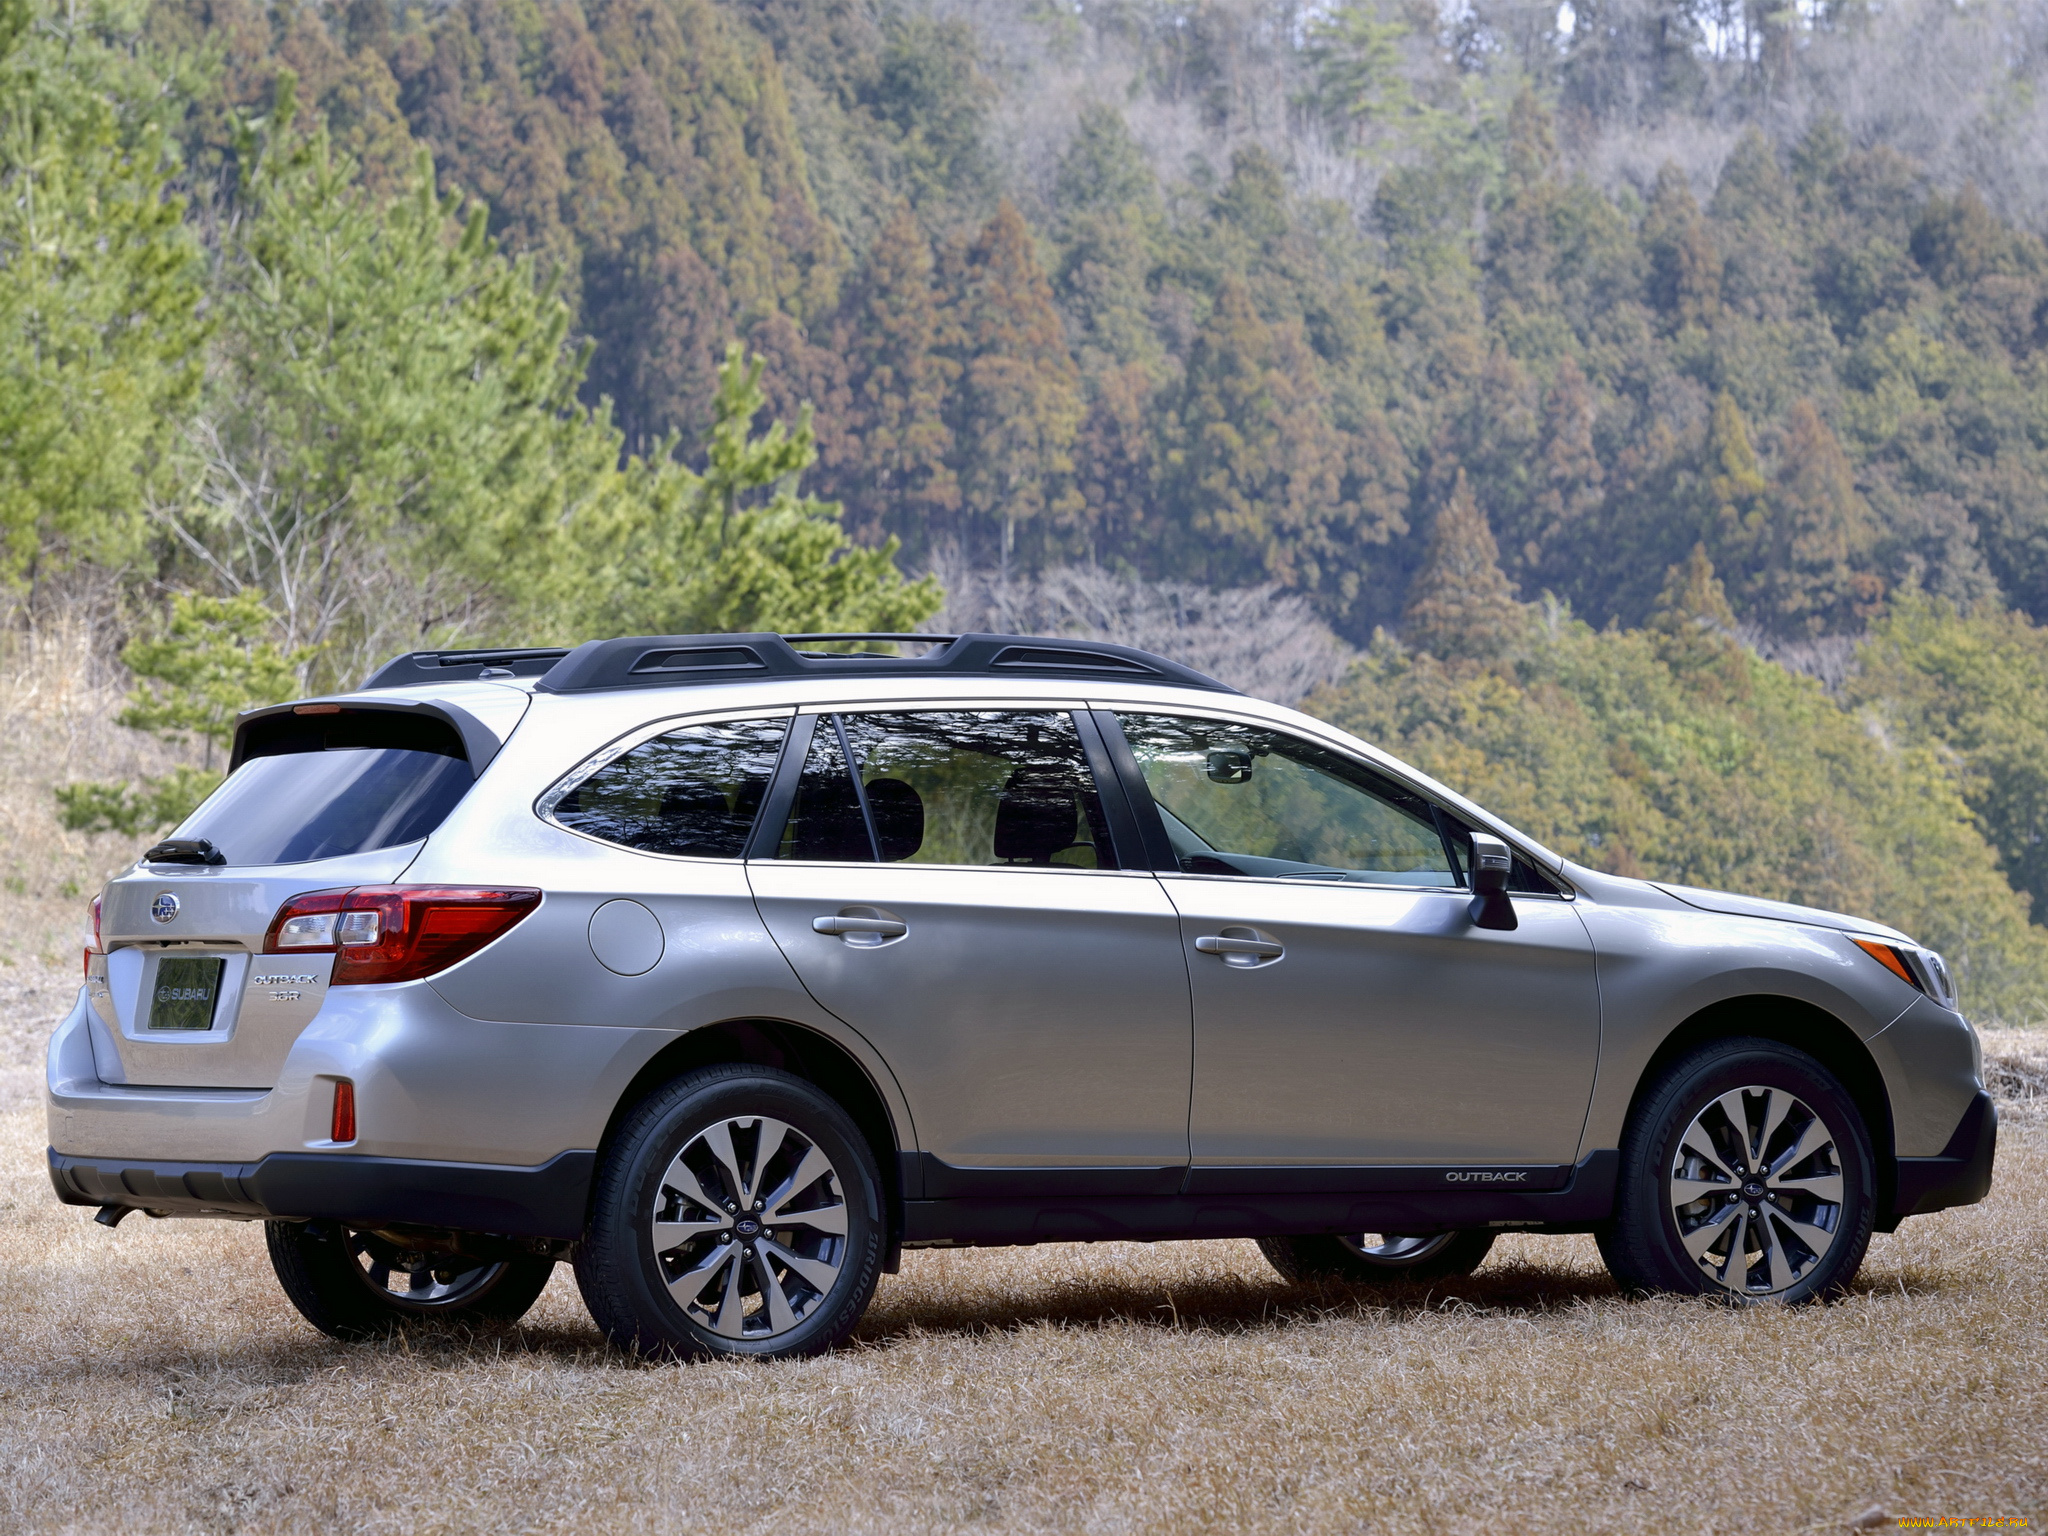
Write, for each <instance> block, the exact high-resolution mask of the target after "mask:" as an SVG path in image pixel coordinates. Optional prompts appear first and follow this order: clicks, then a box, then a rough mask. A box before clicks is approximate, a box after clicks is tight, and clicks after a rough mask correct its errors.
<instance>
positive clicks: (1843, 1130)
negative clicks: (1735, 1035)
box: [1599, 1040, 1877, 1302]
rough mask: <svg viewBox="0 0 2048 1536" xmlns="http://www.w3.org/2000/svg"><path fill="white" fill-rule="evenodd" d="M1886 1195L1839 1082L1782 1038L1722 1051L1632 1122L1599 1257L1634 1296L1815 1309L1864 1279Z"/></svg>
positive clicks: (1681, 1065)
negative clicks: (1815, 1303)
mask: <svg viewBox="0 0 2048 1536" xmlns="http://www.w3.org/2000/svg"><path fill="white" fill-rule="evenodd" d="M1876 1188H1877V1180H1876V1176H1875V1164H1874V1159H1873V1157H1872V1155H1871V1147H1870V1134H1869V1131H1868V1130H1867V1129H1866V1128H1865V1126H1864V1123H1863V1116H1862V1114H1861V1113H1860V1112H1859V1111H1858V1110H1857V1108H1856V1103H1855V1100H1854V1099H1852V1098H1851V1097H1850V1096H1849V1092H1848V1090H1847V1089H1845V1088H1844V1087H1843V1086H1842V1084H1841V1082H1840V1081H1839V1080H1838V1079H1837V1078H1836V1077H1835V1076H1834V1074H1832V1073H1831V1072H1829V1071H1828V1070H1827V1068H1825V1067H1823V1066H1822V1065H1821V1064H1820V1063H1819V1062H1818V1061H1816V1060H1815V1059H1814V1058H1813V1057H1811V1056H1809V1055H1807V1054H1806V1053H1805V1052H1804V1051H1800V1050H1795V1049H1794V1048H1792V1047H1791V1046H1788V1045H1781V1044H1779V1043H1778V1042H1776V1041H1773V1040H1720V1041H1715V1042H1713V1043H1712V1044H1709V1045H1705V1046H1702V1047H1700V1048H1699V1049H1698V1050H1695V1051H1693V1052H1692V1053H1690V1054H1689V1055H1687V1056H1685V1057H1684V1058H1682V1059H1681V1060H1679V1061H1677V1062H1675V1063H1673V1064H1672V1065H1671V1067H1670V1068H1668V1069H1667V1070H1666V1071H1665V1072H1664V1073H1663V1074H1662V1075H1661V1076H1660V1077H1659V1078H1658V1079H1657V1081H1656V1082H1655V1083H1653V1084H1652V1085H1651V1086H1650V1089H1649V1091H1648V1092H1647V1093H1646V1094H1645V1095H1644V1097H1643V1100H1642V1103H1641V1105H1640V1107H1639V1108H1638V1110H1637V1112H1636V1114H1635V1116H1634V1117H1633V1118H1632V1119H1631V1120H1630V1122H1629V1127H1628V1131H1627V1133H1626V1134H1625V1135H1624V1136H1623V1138H1622V1147H1621V1184H1620V1189H1619V1190H1618V1191H1617V1196H1616V1201H1615V1214H1614V1219H1613V1220H1612V1221H1611V1222H1609V1223H1608V1224H1607V1226H1606V1227H1605V1228H1603V1229H1602V1230H1601V1232H1600V1233H1599V1243H1600V1256H1601V1257H1602V1258H1603V1259H1605V1260H1606V1261H1607V1268H1608V1269H1609V1271H1611V1272H1612V1273H1613V1275H1614V1278H1615V1279H1616V1280H1618V1281H1619V1282H1620V1283H1621V1285H1622V1288H1623V1289H1624V1290H1629V1291H1676V1292H1678V1293H1680V1294H1682V1295H1695V1296H1718V1297H1721V1298H1723V1299H1726V1300H1730V1301H1764V1300H1772V1301H1786V1302H1798V1301H1808V1300H1811V1299H1813V1298H1815V1297H1818V1296H1827V1295H1832V1294H1835V1293H1838V1292H1840V1291H1841V1290H1842V1289H1844V1288H1845V1287H1846V1286H1847V1285H1848V1284H1849V1283H1850V1281H1851V1280H1853V1279H1854V1278H1855V1276H1856V1271H1857V1270H1858V1269H1859V1268H1860V1267H1861V1266H1862V1263H1863V1255H1864V1252H1865V1250H1867V1249H1868V1248H1869V1246H1870V1232H1871V1225H1872V1222H1873V1221H1874V1219H1875V1216H1876V1193H1875V1192H1876Z"/></svg>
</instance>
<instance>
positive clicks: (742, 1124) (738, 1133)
mask: <svg viewBox="0 0 2048 1536" xmlns="http://www.w3.org/2000/svg"><path fill="white" fill-rule="evenodd" d="M648 1235H649V1237H650V1239H651V1245H652V1248H653V1252H654V1258H655V1263H656V1265H657V1266H658V1267H659V1268H660V1271H661V1277H662V1280H663V1282H664V1283H665V1284H666V1285H667V1287H668V1293H669V1295H670V1297H671V1298H672V1299H673V1300H674V1301H675V1303H676V1304H677V1305H678V1306H679V1307H681V1308H682V1309H683V1312H684V1315H685V1316H687V1317H688V1318H689V1319H690V1320H691V1321H692V1322H693V1323H695V1324H696V1325H697V1326H698V1327H700V1328H703V1329H706V1330H707V1331H709V1332H711V1333H714V1334H717V1335H719V1336H720V1337H721V1338H728V1339H746V1340H759V1339H769V1338H773V1337H775V1336H777V1335H779V1334H784V1333H788V1332H789V1331H790V1330H792V1329H794V1328H796V1327H797V1326H798V1325H799V1324H801V1323H802V1322H803V1321H804V1319H805V1318H806V1317H808V1316H810V1314H811V1313H812V1312H813V1311H814V1310H815V1309H816V1308H817V1306H818V1304H819V1303H820V1302H822V1301H823V1300H824V1299H825V1297H826V1295H827V1294H828V1293H829V1292H830V1291H831V1290H832V1288H833V1286H834V1285H835V1284H836V1283H837V1281H838V1279H839V1272H840V1268H841V1266H842V1265H843V1264H844V1263H845V1260H846V1243H847V1209H846V1198H845V1195H844V1192H843V1190H842V1188H841V1185H840V1182H839V1176H838V1173H837V1171H836V1170H835V1169H834V1168H833V1166H832V1160H831V1158H829V1157H828V1156H827V1155H826V1154H825V1152H824V1150H823V1149H822V1148H821V1147H819V1146H818V1145H817V1144H816V1143H815V1142H813V1141H812V1140H811V1139H810V1138H809V1137H808V1136H806V1135H805V1134H804V1133H803V1132H802V1131H800V1130H798V1129H797V1128H796V1127H795V1126H792V1125H790V1124H788V1123H787V1122H785V1121H781V1120H776V1119H772V1118H770V1117H768V1116H765V1115H760V1116H741V1117H735V1118H732V1119H727V1120H720V1121H717V1122H715V1123H713V1124H711V1125H708V1126H706V1127H705V1128H704V1129H703V1130H701V1131H699V1132H698V1133H697V1134H696V1135H695V1136H693V1137H692V1138H691V1139H690V1140H689V1142H687V1143H686V1144H685V1145H684V1147H683V1149H682V1150H681V1151H680V1152H678V1153H677V1154H676V1155H675V1157H674V1158H673V1159H672V1160H671V1161H670V1163H669V1167H668V1170H667V1171H666V1172H665V1173H664V1174H663V1175H662V1178H661V1182H660V1185H659V1188H658V1191H657V1194H656V1197H655V1209H654V1212H653V1219H652V1221H651V1223H650V1224H649V1228H648Z"/></svg>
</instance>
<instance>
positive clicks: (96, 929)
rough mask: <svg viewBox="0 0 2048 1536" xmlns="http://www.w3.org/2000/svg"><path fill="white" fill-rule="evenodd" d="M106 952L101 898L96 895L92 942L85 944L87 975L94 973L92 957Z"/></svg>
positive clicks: (93, 904)
mask: <svg viewBox="0 0 2048 1536" xmlns="http://www.w3.org/2000/svg"><path fill="white" fill-rule="evenodd" d="M106 952H107V946H106V944H105V943H104V942H103V941H102V940H101V938H100V898H99V897H98V896H95V897H93V899H92V942H91V943H89V944H87V945H86V946H85V974H86V975H87V976H91V975H92V957H93V956H94V955H104V954H105V953H106Z"/></svg>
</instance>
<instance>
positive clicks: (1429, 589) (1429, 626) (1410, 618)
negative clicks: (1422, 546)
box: [1401, 470, 1524, 661]
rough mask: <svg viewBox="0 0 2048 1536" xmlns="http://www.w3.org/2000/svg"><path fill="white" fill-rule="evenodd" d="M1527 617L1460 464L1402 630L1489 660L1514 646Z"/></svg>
mask: <svg viewBox="0 0 2048 1536" xmlns="http://www.w3.org/2000/svg"><path fill="white" fill-rule="evenodd" d="M1523 622H1524V615H1523V609H1522V606H1521V605H1520V604H1519V603H1517V602H1516V601H1515V596H1514V592H1513V589H1511V588H1510V587H1509V586H1508V579H1507V577H1506V576H1504V575H1502V574H1501V568H1500V549H1499V547H1498V546H1497V545H1496V544H1495V543H1494V541H1493V530H1492V529H1491V528H1489V527H1488V526H1487V523H1486V514H1485V513H1484V512H1482V511H1481V510H1480V508H1479V503H1478V501H1477V500H1476V499H1475V498H1474V497H1473V495H1472V487H1471V485H1470V483H1469V482H1468V481H1467V480H1466V478H1465V474H1464V471H1462V470H1460V471H1459V473H1458V478H1457V481H1456V483H1455V484H1454V485H1453V486H1452V488H1451V496H1450V500H1448V501H1447V502H1445V503H1444V506H1443V510H1442V511H1440V512H1438V513H1437V515H1436V524H1435V526H1434V527H1432V528H1431V529H1430V534H1429V551H1428V553H1427V554H1425V555H1424V556H1423V560H1422V568H1421V569H1420V570H1419V571H1417V572H1416V573H1415V580H1414V581H1413V582H1412V583H1411V584H1410V586H1409V588H1408V606H1407V608H1406V610H1405V611H1404V612H1403V613H1402V615H1401V637H1402V638H1403V639H1404V640H1405V641H1407V643H1408V644H1409V645H1411V646H1413V647H1414V648H1416V649H1417V650H1423V651H1427V652H1429V653H1430V654H1431V655H1433V656H1437V657H1441V658H1443V659H1445V660H1451V659H1453V658H1463V659H1468V660H1474V661H1488V660H1492V659H1494V658H1497V657H1499V656H1500V655H1501V654H1502V653H1503V652H1504V651H1505V650H1506V649H1507V648H1508V646H1509V645H1510V644H1511V643H1512V642H1513V641H1514V639H1515V637H1516V635H1517V634H1518V633H1519V632H1520V631H1521V628H1522V625H1523Z"/></svg>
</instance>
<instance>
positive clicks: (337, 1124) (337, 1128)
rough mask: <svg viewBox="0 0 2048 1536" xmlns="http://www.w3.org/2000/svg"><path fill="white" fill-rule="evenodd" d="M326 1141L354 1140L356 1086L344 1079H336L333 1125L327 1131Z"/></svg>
mask: <svg viewBox="0 0 2048 1536" xmlns="http://www.w3.org/2000/svg"><path fill="white" fill-rule="evenodd" d="M327 1139H328V1140H329V1141H354V1140H355V1139H356V1085H355V1084H354V1083H352V1082H350V1081H349V1080H348V1079H347V1078H345V1077H344V1078H339V1079H337V1080H336V1081H335V1084H334V1124H333V1126H332V1127H331V1128H330V1129H329V1130H328V1133H327Z"/></svg>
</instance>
